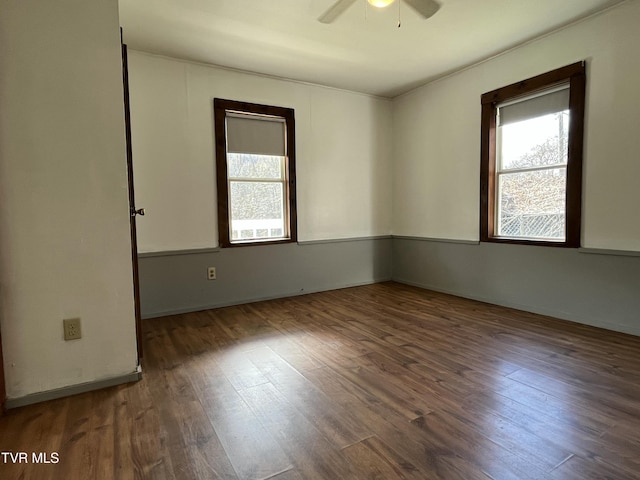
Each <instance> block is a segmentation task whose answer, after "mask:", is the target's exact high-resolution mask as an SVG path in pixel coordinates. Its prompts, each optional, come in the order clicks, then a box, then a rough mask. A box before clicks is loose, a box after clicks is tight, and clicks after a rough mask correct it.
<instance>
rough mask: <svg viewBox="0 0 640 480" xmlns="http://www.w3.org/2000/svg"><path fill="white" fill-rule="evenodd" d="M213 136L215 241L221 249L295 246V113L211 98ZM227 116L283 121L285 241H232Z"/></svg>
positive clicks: (268, 106) (255, 104)
mask: <svg viewBox="0 0 640 480" xmlns="http://www.w3.org/2000/svg"><path fill="white" fill-rule="evenodd" d="M213 112H214V136H215V153H216V184H217V190H218V192H217V198H218V241H219V245H220V247H223V248H228V247H246V246H256V245H274V244H283V243H295V242H297V240H298V227H297V211H296V167H295V164H296V162H295V156H296V155H295V152H296V148H295V146H296V144H295V114H294V110H293V109H292V108H285V107H275V106H271V105H261V104H257V103H248V102H240V101H236V100H226V99H222V98H214V100H213ZM227 113H236V114H249V115H263V116H269V117H278V118H283V119H284V121H285V131H286V145H285V148H286V152H285V158H284V163H285V165H284V175H285V181H284V182H283V184H284V185H285V186H286V191H285V192H284V195H285V202H284V203H285V206H286V208H285V210H288V211H285V227H288V233H289V235H288V237H287V238H277V239H268V238H267V239H251V240H246V241H235V242H232V241H231V231H230V227H231V222H230V218H229V216H230V199H229V194H230V193H229V173H228V167H227V165H228V163H227V132H226V119H227Z"/></svg>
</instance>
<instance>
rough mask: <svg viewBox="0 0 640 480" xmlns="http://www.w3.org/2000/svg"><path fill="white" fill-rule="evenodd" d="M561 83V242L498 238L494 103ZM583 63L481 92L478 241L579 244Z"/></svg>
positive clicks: (541, 244)
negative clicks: (565, 119)
mask: <svg viewBox="0 0 640 480" xmlns="http://www.w3.org/2000/svg"><path fill="white" fill-rule="evenodd" d="M564 83H568V84H569V112H570V121H569V138H568V141H567V167H566V168H567V177H566V178H567V180H566V204H565V205H566V206H565V209H566V210H565V239H564V241H554V240H540V239H533V238H531V239H528V238H514V237H500V236H497V235H496V233H495V232H496V229H497V221H496V208H497V205H496V203H497V198H496V189H497V185H496V183H497V175H496V145H497V143H496V133H497V125H496V117H497V106H498V105H499V104H502V103H504V102H507V101H511V100H517V99H518V98H520V97H527V96H529V95H532V94H534V93H536V92H540V91H544V90H547V89H549V88H552V87H554V86H557V85H561V84H564ZM585 91H586V65H585V62H584V61H581V62H576V63H574V64H571V65H567V66H565V67H561V68H558V69H556V70H553V71H550V72H547V73H543V74H541V75H538V76H535V77H532V78H529V79H527V80H523V81H521V82H517V83H513V84H511V85H507V86H505V87H502V88H498V89H496V90H492V91H490V92H487V93H485V94H483V95H482V97H481V104H482V120H481V144H480V149H481V167H480V241H481V242H493V243H511V244H521V245H539V246H551V247H568V248H577V247H579V246H580V230H581V223H582V220H581V217H582V163H583V162H582V156H583V139H584V112H585Z"/></svg>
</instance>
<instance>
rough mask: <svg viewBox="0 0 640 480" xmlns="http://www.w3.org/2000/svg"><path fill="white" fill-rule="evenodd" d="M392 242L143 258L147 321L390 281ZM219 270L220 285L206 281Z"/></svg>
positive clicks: (366, 241) (257, 248)
mask: <svg viewBox="0 0 640 480" xmlns="http://www.w3.org/2000/svg"><path fill="white" fill-rule="evenodd" d="M391 249H392V240H391V238H390V237H384V238H367V239H351V240H336V241H327V242H324V241H323V242H310V243H303V244H282V245H261V246H247V247H237V248H225V249H215V250H211V251H192V252H167V253H164V254H151V255H145V254H142V255H140V258H139V259H138V264H139V270H140V303H141V310H142V317H143V318H152V317H160V316H164V315H171V314H175V313H183V312H190V311H197V310H204V309H207V308H215V307H221V306H225V305H234V304H240V303H247V302H252V301H257V300H264V299H269V298H278V297H287V296H293V295H300V294H304V293H311V292H318V291H323V290H332V289H336V288H343V287H350V286H355V285H364V284H368V283H376V282H382V281H386V280H390V279H391V270H392V268H391V259H392V254H391ZM209 266H211V267H216V274H217V277H218V278H217V280H208V279H207V267H209Z"/></svg>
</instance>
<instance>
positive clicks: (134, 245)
mask: <svg viewBox="0 0 640 480" xmlns="http://www.w3.org/2000/svg"><path fill="white" fill-rule="evenodd" d="M120 41H121V44H122V83H123V87H124V123H125V132H126V133H125V135H126V141H127V177H128V181H129V222H130V227H131V228H130V229H131V264H132V268H133V296H134V304H135V316H136V340H137V343H138V359H140V358H142V325H141V313H140V279H139V275H138V235H137V232H136V216H137V214H138V210H137V209H136V198H135V192H134V185H133V149H132V147H131V112H130V110H129V64H128V57H127V46H126V45H125V44H124V43H123V42H122V29H120Z"/></svg>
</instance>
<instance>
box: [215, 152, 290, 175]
mask: <svg viewBox="0 0 640 480" xmlns="http://www.w3.org/2000/svg"><path fill="white" fill-rule="evenodd" d="M282 158H283V157H277V156H271V155H250V154H246V153H228V154H227V162H228V163H227V165H228V168H229V177H231V178H282V177H283V175H282V164H283V162H282Z"/></svg>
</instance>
